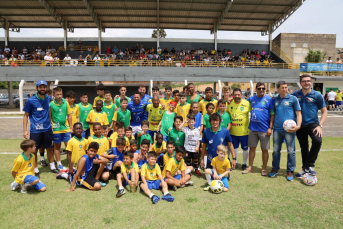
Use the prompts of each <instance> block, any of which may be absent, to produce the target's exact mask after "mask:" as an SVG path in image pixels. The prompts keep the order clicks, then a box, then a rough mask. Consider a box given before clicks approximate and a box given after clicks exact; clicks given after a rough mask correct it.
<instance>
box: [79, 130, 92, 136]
mask: <svg viewBox="0 0 343 229" xmlns="http://www.w3.org/2000/svg"><path fill="white" fill-rule="evenodd" d="M81 135H82V137H83V138H86V137H89V136H90V135H91V133H90V130H89V128H88V129H87V130H83V131H82V134H81Z"/></svg>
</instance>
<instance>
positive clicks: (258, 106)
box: [248, 95, 274, 132]
mask: <svg viewBox="0 0 343 229" xmlns="http://www.w3.org/2000/svg"><path fill="white" fill-rule="evenodd" d="M248 101H249V102H250V104H251V115H250V123H249V130H252V131H261V132H267V130H268V128H269V124H270V115H274V100H273V99H272V98H270V97H269V96H268V95H265V96H263V97H262V98H259V97H257V96H256V95H254V96H251V97H249V98H248Z"/></svg>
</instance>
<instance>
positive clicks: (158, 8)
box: [156, 0, 160, 50]
mask: <svg viewBox="0 0 343 229" xmlns="http://www.w3.org/2000/svg"><path fill="white" fill-rule="evenodd" d="M156 5H157V49H158V47H160V0H157V2H156ZM157 49H156V50H157Z"/></svg>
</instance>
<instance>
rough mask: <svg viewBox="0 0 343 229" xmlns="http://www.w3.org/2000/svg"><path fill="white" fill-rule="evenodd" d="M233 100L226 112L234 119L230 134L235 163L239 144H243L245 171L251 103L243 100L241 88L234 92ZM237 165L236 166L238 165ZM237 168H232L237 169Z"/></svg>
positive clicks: (243, 166) (243, 165)
mask: <svg viewBox="0 0 343 229" xmlns="http://www.w3.org/2000/svg"><path fill="white" fill-rule="evenodd" d="M233 100H234V102H231V103H230V104H229V105H228V106H227V108H226V112H228V113H229V114H230V116H231V119H232V125H231V129H230V134H231V137H232V144H233V147H234V148H235V157H233V158H232V159H233V161H235V162H236V163H237V153H238V147H239V143H241V148H242V150H243V164H242V169H243V170H245V169H246V168H247V160H248V156H249V151H248V136H249V129H248V127H249V112H250V111H251V106H250V103H249V102H248V101H247V100H245V99H242V91H241V89H239V88H235V89H234V90H233ZM236 163H235V164H236ZM237 167H238V164H236V167H232V168H233V169H236V168H237Z"/></svg>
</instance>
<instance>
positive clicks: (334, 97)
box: [328, 91, 337, 101]
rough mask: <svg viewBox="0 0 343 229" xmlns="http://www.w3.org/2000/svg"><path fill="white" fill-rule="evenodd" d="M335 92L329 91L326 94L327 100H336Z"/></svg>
mask: <svg viewBox="0 0 343 229" xmlns="http://www.w3.org/2000/svg"><path fill="white" fill-rule="evenodd" d="M336 95H337V94H336V92H334V91H330V92H329V94H328V100H329V101H335V100H336Z"/></svg>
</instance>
